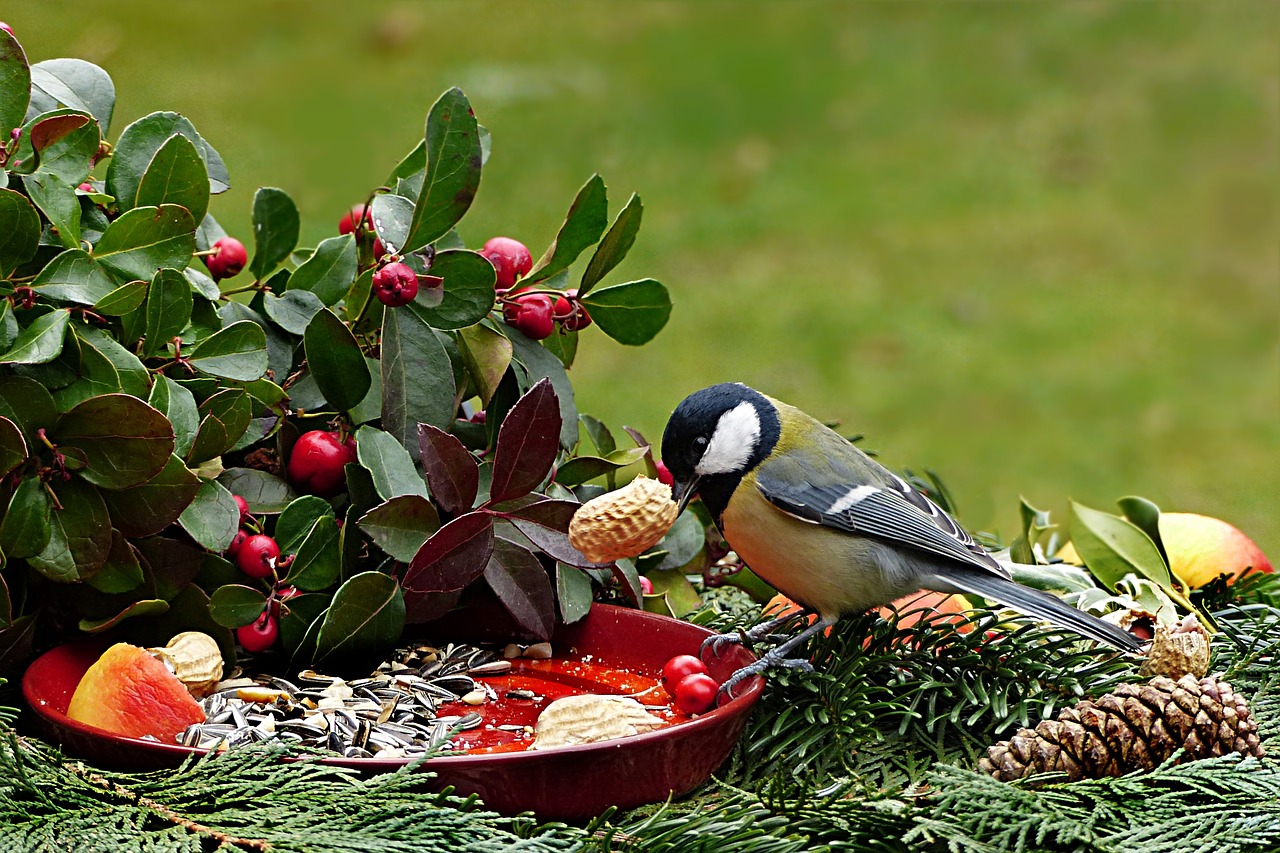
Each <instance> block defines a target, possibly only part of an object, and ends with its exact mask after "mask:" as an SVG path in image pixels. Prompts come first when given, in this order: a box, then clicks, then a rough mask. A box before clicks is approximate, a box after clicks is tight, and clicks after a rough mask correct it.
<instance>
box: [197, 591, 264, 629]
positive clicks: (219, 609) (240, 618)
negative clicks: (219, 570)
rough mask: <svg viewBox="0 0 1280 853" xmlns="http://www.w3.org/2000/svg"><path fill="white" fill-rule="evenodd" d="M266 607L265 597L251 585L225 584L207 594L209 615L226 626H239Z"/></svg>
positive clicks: (246, 623)
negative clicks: (209, 594) (211, 593)
mask: <svg viewBox="0 0 1280 853" xmlns="http://www.w3.org/2000/svg"><path fill="white" fill-rule="evenodd" d="M266 609H267V597H266V596H265V595H263V594H262V592H261V591H259V590H257V589H254V588H253V587H251V586H242V585H240V584H227V585H226V586H220V587H218V588H217V589H215V590H214V591H213V595H211V596H209V615H210V616H212V617H213V621H215V622H217V623H218V624H219V625H222V626H224V627H226V628H241V627H243V626H245V625H248V624H249V623H251V622H253V621H254V620H255V619H257V618H258V617H259V616H261V615H262V611H264V610H266Z"/></svg>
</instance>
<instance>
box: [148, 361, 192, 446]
mask: <svg viewBox="0 0 1280 853" xmlns="http://www.w3.org/2000/svg"><path fill="white" fill-rule="evenodd" d="M147 402H148V403H150V404H151V406H152V407H154V408H155V409H156V410H158V411H159V412H160V413H161V414H163V415H164V416H165V417H166V418H167V419H168V420H169V424H170V425H171V426H172V427H173V436H174V447H173V452H174V453H175V454H177V455H178V456H186V455H187V451H189V450H190V449H191V445H192V443H193V442H194V441H195V438H196V432H197V430H199V428H200V411H199V409H198V408H196V400H195V397H193V396H192V395H191V392H190V391H188V390H187V389H186V388H184V387H182V386H181V385H179V384H178V383H177V382H174V381H173V380H172V379H170V378H169V377H167V376H165V375H163V374H160V375H158V376H156V381H155V385H153V386H152V387H151V394H150V396H148V397H147Z"/></svg>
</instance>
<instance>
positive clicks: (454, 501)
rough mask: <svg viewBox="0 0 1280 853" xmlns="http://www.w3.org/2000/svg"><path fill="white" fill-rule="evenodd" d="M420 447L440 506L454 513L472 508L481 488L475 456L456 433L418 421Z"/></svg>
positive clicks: (429, 481)
mask: <svg viewBox="0 0 1280 853" xmlns="http://www.w3.org/2000/svg"><path fill="white" fill-rule="evenodd" d="M418 447H419V448H420V449H421V450H422V470H423V473H425V474H426V475H427V487H428V488H430V489H431V497H433V498H435V500H436V503H437V504H439V506H440V508H441V509H442V510H444V511H445V512H447V513H448V514H450V515H457V514H458V513H462V512H466V511H467V510H469V509H471V505H472V504H474V503H475V502H476V492H477V491H478V490H479V488H480V466H479V465H477V464H476V459H475V457H474V456H472V455H471V453H470V452H469V451H468V450H467V448H465V447H463V445H462V442H461V441H458V439H457V437H456V436H453V435H450V434H449V433H447V432H445V431H444V430H442V429H440V428H439V427H434V426H432V425H431V424H418Z"/></svg>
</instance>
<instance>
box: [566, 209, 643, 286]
mask: <svg viewBox="0 0 1280 853" xmlns="http://www.w3.org/2000/svg"><path fill="white" fill-rule="evenodd" d="M643 215H644V206H643V205H642V204H640V196H638V195H636V194H635V193H632V194H631V198H630V199H628V201H627V206H626V207H624V208H622V210H621V211H620V212H619V213H618V217H617V218H616V219H614V220H613V224H612V225H610V226H609V231H608V232H607V233H606V234H605V235H604V239H602V240H601V241H600V245H598V246H596V250H595V252H594V253H593V254H592V255H591V260H590V261H588V262H587V268H586V269H585V270H583V272H582V280H581V283H580V284H579V285H578V295H579V296H586V295H587V293H588V291H590V290H591V288H593V287H595V286H596V284H597V283H598V282H599V281H600V280H601V279H602V278H604V277H605V276H606V275H608V274H609V272H610V271H611V270H612V269H613V268H614V267H616V266H617V265H618V264H620V263H622V259H623V258H625V257H626V256H627V252H629V251H631V246H632V244H633V243H635V241H636V234H637V233H639V231H640V218H641V217H642V216H643Z"/></svg>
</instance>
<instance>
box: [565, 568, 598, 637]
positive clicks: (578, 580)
mask: <svg viewBox="0 0 1280 853" xmlns="http://www.w3.org/2000/svg"><path fill="white" fill-rule="evenodd" d="M556 599H557V600H558V601H559V603H560V619H561V620H562V621H563V622H564V623H565V624H566V625H572V624H573V623H574V622H577V621H578V620H579V619H581V618H582V617H583V616H586V615H587V614H588V613H590V612H591V601H592V594H591V578H590V577H588V576H587V573H586V572H584V571H582V569H577V568H574V567H573V566H568V565H565V564H564V563H556Z"/></svg>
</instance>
